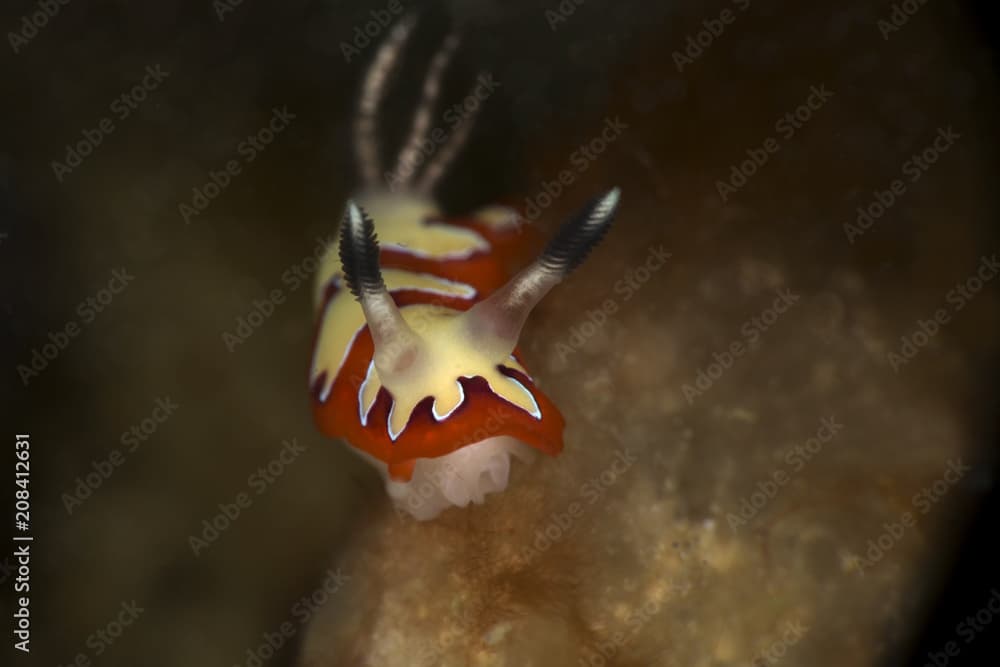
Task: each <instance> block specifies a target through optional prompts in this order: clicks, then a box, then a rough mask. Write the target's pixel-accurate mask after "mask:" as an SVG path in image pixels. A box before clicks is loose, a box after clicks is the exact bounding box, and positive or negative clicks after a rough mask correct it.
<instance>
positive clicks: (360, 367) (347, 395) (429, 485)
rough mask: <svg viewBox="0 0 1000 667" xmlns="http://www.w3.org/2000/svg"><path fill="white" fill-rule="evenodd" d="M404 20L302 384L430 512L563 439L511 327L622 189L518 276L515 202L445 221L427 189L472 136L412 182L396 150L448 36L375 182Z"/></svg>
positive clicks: (327, 430) (409, 499) (372, 101)
mask: <svg viewBox="0 0 1000 667" xmlns="http://www.w3.org/2000/svg"><path fill="white" fill-rule="evenodd" d="M411 28H412V21H408V20H406V19H404V20H402V21H401V22H400V23H398V24H397V25H396V27H395V28H394V29H393V31H392V32H391V34H390V36H389V38H388V39H387V40H386V43H385V44H383V46H382V47H381V48H380V49H379V52H378V53H377V54H376V56H375V61H374V63H373V65H372V67H371V70H370V71H369V73H368V75H367V78H366V80H365V85H364V89H363V92H362V96H361V104H360V110H359V120H358V123H357V126H356V128H355V129H356V137H355V141H356V144H355V149H356V152H357V155H358V159H359V162H360V164H361V166H362V175H363V176H364V179H365V182H366V188H365V189H364V190H363V191H362V192H361V193H360V194H359V195H357V196H356V197H354V198H352V199H351V200H349V201H348V203H347V205H346V207H345V211H344V214H343V218H342V220H341V223H340V229H339V233H338V239H339V242H338V243H337V244H336V247H335V248H334V247H331V248H330V249H329V250H328V252H327V253H326V255H325V256H324V258H323V261H322V263H321V267H320V270H319V273H318V276H317V284H316V293H315V303H316V307H317V313H318V322H317V331H316V340H315V348H314V351H313V357H312V362H311V368H310V385H311V392H312V402H313V413H314V416H315V419H316V422H317V425H318V426H319V428H320V430H321V431H322V432H323V433H324V434H326V435H328V436H330V437H334V438H343V439H344V440H346V441H347V442H348V443H349V444H350V445H351V446H352V448H353V449H354V450H355V451H357V452H358V453H359V454H360V455H361V456H362V457H364V458H365V459H367V460H368V461H369V462H371V463H372V464H374V465H375V466H376V467H377V468H378V470H379V471H380V473H381V474H382V476H383V478H384V479H385V482H386V489H387V491H388V493H389V495H390V496H391V497H392V499H393V500H394V502H395V503H396V504H397V506H398V507H399V508H400V509H402V510H405V511H406V512H408V513H409V514H411V515H412V516H414V517H416V518H417V519H430V518H433V517H435V516H437V515H438V514H439V513H440V512H441V511H443V510H444V509H446V508H448V507H452V506H466V505H468V504H469V503H470V502H476V503H482V502H483V500H484V497H485V495H486V494H489V493H493V492H497V491H502V490H503V489H505V488H506V486H507V481H508V475H509V470H510V458H511V456H513V457H516V458H518V459H520V460H523V461H530V460H531V458H532V457H533V453H534V452H535V451H541V452H543V453H545V454H548V455H550V456H555V455H557V454H559V453H560V451H561V450H562V447H563V443H562V431H563V427H564V420H563V417H562V415H561V414H560V413H559V410H558V409H557V408H556V406H555V405H554V404H553V403H552V401H551V400H550V399H549V398H548V397H546V396H545V394H543V393H542V392H541V391H540V390H539V389H538V387H536V386H535V383H534V382H533V381H532V378H531V375H530V374H529V373H528V371H527V370H526V369H525V367H524V365H523V363H522V361H521V355H520V353H519V351H518V349H517V342H518V337H519V336H520V333H521V329H522V327H523V325H524V323H525V320H526V319H527V317H528V314H529V313H530V312H531V310H532V308H534V306H535V305H536V304H537V303H538V302H539V301H540V300H541V299H542V298H543V297H544V296H545V295H546V294H547V293H548V292H549V291H550V290H551V289H552V288H553V287H554V286H555V285H557V284H558V283H559V282H560V281H561V280H562V279H563V278H564V277H565V276H566V275H567V274H568V273H569V272H570V271H571V270H573V269H574V268H575V267H576V266H577V265H578V264H580V262H582V261H583V259H584V258H585V257H586V256H587V255H588V254H589V252H590V250H591V249H592V248H593V247H594V246H595V245H596V244H597V243H598V242H599V241H600V240H601V239H602V238H603V236H604V235H605V233H606V232H607V230H608V227H609V226H610V224H611V221H612V219H613V217H614V213H615V210H616V208H617V205H618V200H619V195H620V193H619V191H618V189H617V188H615V189H612V190H611V191H609V192H608V193H606V194H604V195H603V196H600V197H597V198H596V199H594V200H593V201H591V202H590V203H589V204H588V205H587V206H585V207H584V208H583V209H582V210H581V211H580V212H579V213H578V214H577V215H575V216H573V217H572V218H571V219H570V220H569V221H568V222H566V223H565V224H564V225H563V226H562V227H561V228H560V229H559V230H558V232H557V233H556V234H555V236H554V237H553V238H552V239H551V241H550V242H549V243H548V245H547V246H546V247H545V249H544V250H543V251H542V253H541V254H540V255H539V256H538V258H537V259H535V261H533V262H532V263H530V264H529V265H528V266H527V267H526V268H524V269H522V270H521V271H520V272H518V273H516V274H515V275H514V276H513V277H510V276H509V275H508V271H507V265H508V264H509V263H510V261H511V259H512V258H513V257H516V256H517V255H518V254H519V250H520V246H522V245H523V244H524V239H525V238H526V236H525V235H524V234H522V233H521V229H520V225H521V224H522V223H523V221H522V220H521V219H520V218H519V217H518V215H517V213H516V212H515V211H513V210H512V209H508V208H505V207H501V206H489V207H486V208H483V209H480V210H479V211H477V212H475V213H474V214H472V216H471V217H468V218H464V219H458V220H446V219H444V217H443V216H442V214H441V212H440V209H439V208H438V207H437V205H436V204H435V202H434V201H433V199H432V197H431V196H430V195H429V192H430V190H431V189H432V188H433V185H434V182H435V181H436V180H437V178H438V177H439V176H440V174H441V173H443V171H444V166H446V164H447V162H448V161H450V160H451V159H452V157H453V156H454V154H455V153H457V151H458V148H459V146H457V145H456V144H460V143H461V141H463V140H464V136H465V133H464V132H463V131H462V130H461V129H460V128H456V129H455V130H454V131H453V134H452V138H451V143H449V144H448V145H447V146H445V147H444V148H442V149H441V150H440V151H439V152H438V153H437V154H436V155H435V156H434V159H433V160H432V161H431V162H430V163H429V164H428V165H427V166H426V167H425V169H424V172H423V178H422V179H421V181H420V184H419V186H417V187H411V186H410V183H411V180H412V178H413V177H414V176H415V174H414V173H413V171H414V170H413V169H411V168H409V165H410V163H409V162H406V161H405V158H406V156H407V154H408V153H410V154H412V146H419V145H420V141H421V140H422V139H423V138H424V137H423V135H424V133H426V131H427V125H428V124H429V118H430V107H431V106H432V103H433V101H434V98H435V97H436V94H437V90H438V88H439V87H440V80H439V79H440V76H441V71H442V69H443V66H444V63H445V61H446V60H447V57H448V55H449V54H450V53H451V52H452V51H453V50H454V46H455V42H454V40H453V39H449V41H448V42H447V43H446V45H445V47H444V48H443V49H442V51H441V52H440V53H439V54H438V56H436V57H435V60H434V62H433V63H432V66H431V69H430V73H429V75H428V80H427V81H426V82H425V84H424V102H423V105H422V107H421V108H420V109H419V110H418V113H417V115H416V120H415V121H414V126H413V131H412V133H411V137H410V141H409V142H408V144H407V147H406V148H404V149H403V151H402V152H401V154H400V160H399V162H398V163H397V170H396V172H395V175H396V176H397V177H398V180H399V182H400V183H401V184H402V186H403V187H402V188H401V189H399V190H395V191H386V190H385V189H380V188H378V187H377V181H378V174H379V172H380V171H381V169H380V168H379V164H378V162H379V161H378V153H379V151H378V146H377V142H376V141H375V131H374V127H375V123H374V114H375V111H376V109H377V107H378V102H379V100H380V99H381V97H382V92H383V89H384V87H385V81H386V79H387V76H388V73H389V71H390V70H391V69H392V66H393V63H394V62H395V60H396V59H397V56H398V52H399V49H400V47H401V45H402V43H403V42H404V40H405V37H406V35H407V33H408V32H409V30H410V29H411ZM466 132H467V130H466ZM428 173H430V178H428ZM376 229H377V232H378V234H377V236H376Z"/></svg>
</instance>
